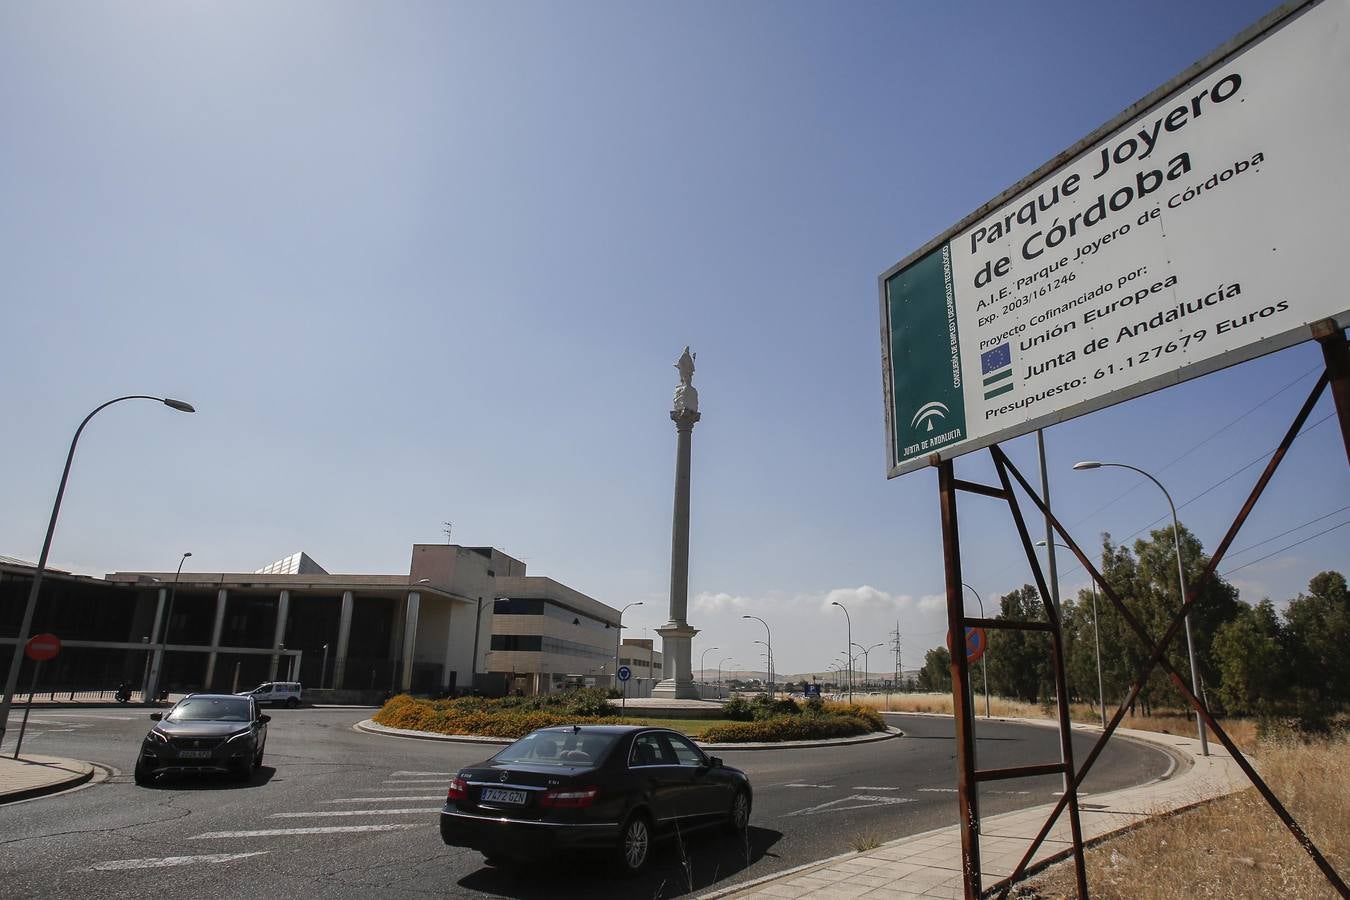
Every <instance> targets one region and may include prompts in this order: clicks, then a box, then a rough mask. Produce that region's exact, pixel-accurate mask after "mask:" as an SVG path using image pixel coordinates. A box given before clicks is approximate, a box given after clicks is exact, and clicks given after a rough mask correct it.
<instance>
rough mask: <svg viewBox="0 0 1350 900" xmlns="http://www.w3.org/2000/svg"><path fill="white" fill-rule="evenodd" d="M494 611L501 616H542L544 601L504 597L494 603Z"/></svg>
mask: <svg viewBox="0 0 1350 900" xmlns="http://www.w3.org/2000/svg"><path fill="white" fill-rule="evenodd" d="M492 612H493V613H495V614H496V615H499V616H542V615H543V614H544V601H543V600H524V599H517V598H514V597H502V598H500V599H499V600H497V601H496V602H495V603H493V604H492Z"/></svg>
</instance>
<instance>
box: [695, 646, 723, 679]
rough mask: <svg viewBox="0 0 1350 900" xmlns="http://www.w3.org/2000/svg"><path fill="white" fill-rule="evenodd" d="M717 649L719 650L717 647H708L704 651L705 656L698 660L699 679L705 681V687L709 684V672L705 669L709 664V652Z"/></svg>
mask: <svg viewBox="0 0 1350 900" xmlns="http://www.w3.org/2000/svg"><path fill="white" fill-rule="evenodd" d="M716 649H718V648H717V647H708V648H706V649H705V650H704V651H703V655H701V656H700V657H699V658H698V677H699V678H701V679H703V683H704V684H705V685H706V684H707V683H708V670H707V669H705V668H704V664H705V663H706V662H707V659H708V651H709V650H716Z"/></svg>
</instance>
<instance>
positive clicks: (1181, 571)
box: [1073, 460, 1209, 756]
mask: <svg viewBox="0 0 1350 900" xmlns="http://www.w3.org/2000/svg"><path fill="white" fill-rule="evenodd" d="M1106 466H1111V467H1113V468H1117V469H1129V470H1130V471H1132V472H1138V473H1139V474H1140V475H1143V476H1144V477H1145V478H1147V479H1148V480H1149V481H1151V482H1153V483H1154V484H1155V485H1157V486H1158V490H1160V491H1162V492H1163V496H1164V497H1166V498H1167V506H1168V508H1169V509H1171V510H1172V541H1173V543H1174V545H1175V546H1176V552H1177V593H1178V595H1179V596H1180V598H1181V599H1180V602H1181V605H1182V606H1185V605H1186V567H1185V564H1184V563H1183V562H1182V559H1181V523H1180V522H1179V521H1178V520H1177V505H1176V504H1175V503H1173V502H1172V495H1171V494H1169V493H1168V492H1167V488H1165V487H1163V486H1162V482H1161V481H1159V480H1158V479H1156V478H1154V477H1153V476H1152V475H1150V474H1148V473H1147V472H1145V471H1144V470H1143V469H1140V468H1138V467H1137V466H1131V465H1126V464H1125V463H1110V462H1096V461H1093V460H1085V461H1083V462H1076V463H1074V464H1073V467H1074V468H1075V469H1079V470H1082V469H1100V468H1103V467H1106ZM1185 624H1186V653H1187V655H1188V656H1190V658H1191V693H1193V694H1195V696H1196V698H1197V699H1201V698H1200V666H1199V665H1198V664H1197V663H1196V660H1195V641H1194V640H1193V639H1192V637H1191V614H1190V612H1189V611H1187V613H1186V616H1185ZM1201 702H1204V701H1203V699H1201ZM1195 724H1196V726H1197V727H1198V729H1199V732H1200V754H1201V755H1202V756H1209V738H1208V737H1207V736H1206V735H1205V720H1204V719H1202V718H1201V717H1200V716H1196V717H1195Z"/></svg>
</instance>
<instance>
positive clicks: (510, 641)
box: [492, 601, 544, 653]
mask: <svg viewBox="0 0 1350 900" xmlns="http://www.w3.org/2000/svg"><path fill="white" fill-rule="evenodd" d="M498 602H500V601H498ZM543 640H544V639H543V638H542V637H540V636H539V635H537V634H494V635H493V636H492V649H493V650H523V651H527V652H529V651H533V652H536V653H537V652H538V651H539V650H540V649H541V645H542V643H543Z"/></svg>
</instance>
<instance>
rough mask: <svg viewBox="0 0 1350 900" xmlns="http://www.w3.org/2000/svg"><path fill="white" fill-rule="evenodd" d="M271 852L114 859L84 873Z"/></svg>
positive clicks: (180, 863) (230, 860)
mask: <svg viewBox="0 0 1350 900" xmlns="http://www.w3.org/2000/svg"><path fill="white" fill-rule="evenodd" d="M271 852H272V851H271V850H254V851H253V852H251V853H204V854H201V855H199V856H165V857H161V858H159V859H114V860H111V861H109V862H103V863H99V864H98V865H95V866H90V867H89V868H88V869H85V870H83V871H88V872H116V871H118V870H121V869H163V868H166V867H168V866H190V865H192V864H194V863H223V862H233V861H234V860H236V859H246V858H247V857H250V856H262V855H263V854H264V853H271ZM71 871H72V872H78V871H81V870H79V869H72V870H71Z"/></svg>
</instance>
